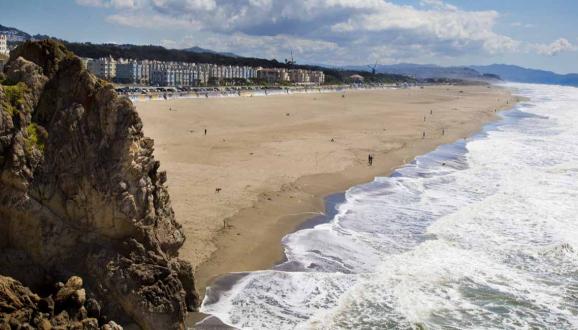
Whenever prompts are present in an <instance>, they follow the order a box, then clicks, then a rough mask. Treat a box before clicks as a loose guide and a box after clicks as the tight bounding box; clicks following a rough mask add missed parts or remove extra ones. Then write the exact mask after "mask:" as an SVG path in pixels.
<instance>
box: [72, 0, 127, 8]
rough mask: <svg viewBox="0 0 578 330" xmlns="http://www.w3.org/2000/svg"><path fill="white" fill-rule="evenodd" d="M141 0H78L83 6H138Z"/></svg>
mask: <svg viewBox="0 0 578 330" xmlns="http://www.w3.org/2000/svg"><path fill="white" fill-rule="evenodd" d="M138 2H139V0H76V3H77V4H79V5H81V6H89V7H103V8H111V7H112V8H136V7H137V3H138Z"/></svg>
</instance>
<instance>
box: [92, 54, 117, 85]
mask: <svg viewBox="0 0 578 330" xmlns="http://www.w3.org/2000/svg"><path fill="white" fill-rule="evenodd" d="M86 68H87V69H88V71H90V72H92V73H93V74H94V75H96V76H97V77H100V78H102V79H106V80H113V79H114V78H115V77H116V60H115V59H114V58H112V57H110V56H109V57H103V58H99V59H88V60H87V62H86Z"/></svg>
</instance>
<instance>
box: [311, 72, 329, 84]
mask: <svg viewBox="0 0 578 330" xmlns="http://www.w3.org/2000/svg"><path fill="white" fill-rule="evenodd" d="M309 81H310V82H311V83H314V84H318V85H321V84H323V83H325V73H323V71H310V72H309Z"/></svg>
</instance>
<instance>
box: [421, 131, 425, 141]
mask: <svg viewBox="0 0 578 330" xmlns="http://www.w3.org/2000/svg"><path fill="white" fill-rule="evenodd" d="M421 138H422V139H425V131H423V133H422V134H421Z"/></svg>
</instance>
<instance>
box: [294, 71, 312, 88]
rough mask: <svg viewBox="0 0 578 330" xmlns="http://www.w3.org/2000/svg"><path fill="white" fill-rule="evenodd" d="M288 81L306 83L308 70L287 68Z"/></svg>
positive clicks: (308, 78)
mask: <svg viewBox="0 0 578 330" xmlns="http://www.w3.org/2000/svg"><path fill="white" fill-rule="evenodd" d="M289 81H291V82H292V83H294V84H298V85H308V84H309V83H310V77H309V71H308V70H302V69H293V70H289Z"/></svg>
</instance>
